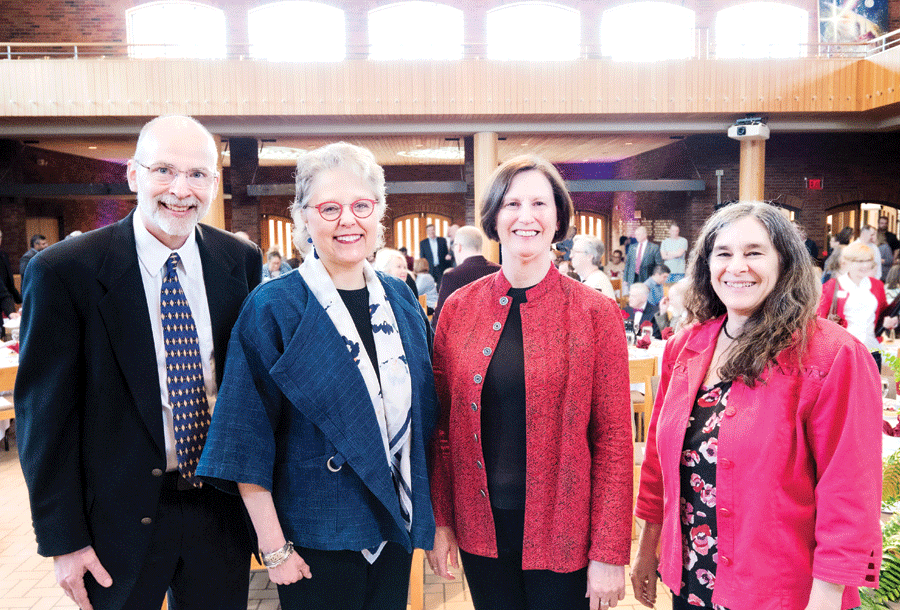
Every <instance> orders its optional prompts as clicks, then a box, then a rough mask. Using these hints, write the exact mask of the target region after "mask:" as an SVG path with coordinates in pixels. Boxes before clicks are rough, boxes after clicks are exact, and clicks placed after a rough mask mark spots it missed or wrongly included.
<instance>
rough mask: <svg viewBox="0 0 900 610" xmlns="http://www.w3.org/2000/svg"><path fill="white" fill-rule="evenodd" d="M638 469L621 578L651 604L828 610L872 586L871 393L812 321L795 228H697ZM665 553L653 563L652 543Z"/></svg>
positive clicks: (853, 349) (870, 379)
mask: <svg viewBox="0 0 900 610" xmlns="http://www.w3.org/2000/svg"><path fill="white" fill-rule="evenodd" d="M689 275H690V276H691V277H692V278H693V280H692V281H693V286H692V288H691V290H690V292H689V293H688V294H689V297H688V303H687V307H688V311H689V312H690V314H691V315H692V316H693V317H694V319H695V320H696V321H697V322H698V323H697V324H695V325H693V326H691V327H688V328H686V329H685V330H683V331H682V332H681V333H679V334H678V335H676V336H675V337H674V338H673V339H671V340H670V341H669V343H668V344H667V346H666V352H665V356H664V358H663V367H662V378H661V381H660V386H659V393H658V395H657V400H656V405H655V407H654V410H653V416H652V418H651V420H650V431H649V434H648V439H647V456H646V460H645V462H644V465H643V467H642V470H641V483H640V493H639V496H638V501H637V507H636V510H635V512H636V515H637V516H638V517H639V518H641V519H644V520H646V525H645V527H644V532H643V534H642V536H641V541H640V544H639V550H638V554H637V557H636V559H635V561H634V563H633V566H632V574H631V579H632V583H633V584H634V589H635V596H636V597H637V598H638V600H639V601H641V602H642V603H643V604H644V605H645V606H648V607H651V606H652V604H653V602H654V600H655V594H656V578H657V576H656V574H657V567H658V569H659V574H660V576H661V577H662V580H663V582H664V583H666V584H667V585H668V586H669V587H670V588H671V589H672V592H673V602H674V603H673V607H674V608H675V609H678V608H694V607H698V606H699V607H714V608H727V609H729V610H768V609H772V610H774V609H776V608H777V609H779V610H804V609H806V610H831V609H833V610H838V609H840V608H845V609H846V608H852V607H855V606H857V605H859V594H858V591H857V587H861V586H868V587H874V586H877V581H878V566H879V563H880V560H881V531H880V527H879V516H880V497H881V477H880V474H881V438H880V437H881V432H880V430H881V393H880V380H879V377H878V373H877V371H876V370H875V365H874V362H873V360H872V358H871V356H869V352H868V350H867V349H866V347H865V346H864V345H862V344H861V343H860V342H859V341H857V340H856V339H854V338H853V337H852V336H850V335H849V334H848V333H847V332H846V331H845V330H844V329H843V328H841V327H840V326H838V325H836V324H834V323H832V322H829V321H827V320H823V319H821V318H817V317H816V314H815V312H816V302H817V300H818V286H817V284H816V280H815V277H814V275H813V270H812V266H811V264H810V262H809V256H808V254H807V252H806V249H805V248H804V245H803V242H802V241H801V240H800V238H799V236H798V234H797V232H796V231H795V230H794V229H793V228H792V227H791V224H790V223H789V222H788V221H787V220H786V219H785V218H784V216H782V215H781V214H780V213H779V211H778V210H777V209H776V208H774V207H773V206H770V205H768V204H764V203H738V204H734V205H731V206H728V207H726V208H724V209H722V210H720V211H719V212H717V213H716V214H715V215H714V216H713V217H712V218H710V219H709V220H708V221H707V222H706V225H705V226H704V227H703V230H702V231H701V234H700V236H699V238H698V240H697V242H696V245H695V246H694V251H693V253H692V254H691V262H690V269H689ZM660 541H661V542H662V547H661V553H660V554H659V556H657V546H658V544H659V543H660Z"/></svg>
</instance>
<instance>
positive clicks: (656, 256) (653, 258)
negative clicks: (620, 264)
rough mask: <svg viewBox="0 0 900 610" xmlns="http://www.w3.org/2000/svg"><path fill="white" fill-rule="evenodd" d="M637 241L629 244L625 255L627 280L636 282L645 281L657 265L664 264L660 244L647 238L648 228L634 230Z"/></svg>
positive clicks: (631, 282) (629, 282) (628, 282)
mask: <svg viewBox="0 0 900 610" xmlns="http://www.w3.org/2000/svg"><path fill="white" fill-rule="evenodd" d="M634 237H635V239H637V242H636V243H633V244H631V245H630V246H628V253H627V255H626V256H625V282H626V283H627V284H634V283H637V282H644V281H646V280H647V278H648V277H650V275H651V274H652V273H653V268H654V267H656V265H662V264H663V259H662V255H661V254H660V253H659V246H658V245H657V244H654V243H653V242H652V241H650V240H649V239H647V229H646V228H644V227H642V226H641V227H638V228H636V229H635V230H634Z"/></svg>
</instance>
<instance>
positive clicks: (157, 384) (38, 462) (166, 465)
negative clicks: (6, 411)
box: [15, 116, 262, 610]
mask: <svg viewBox="0 0 900 610" xmlns="http://www.w3.org/2000/svg"><path fill="white" fill-rule="evenodd" d="M216 160H217V151H216V145H215V142H214V140H213V138H212V136H211V135H210V134H209V132H208V131H207V130H206V129H205V128H204V127H203V126H202V125H200V124H199V123H197V122H196V121H194V120H193V119H191V118H189V117H181V116H169V117H161V118H158V119H154V120H153V121H151V122H149V123H148V124H147V125H145V126H144V128H143V129H142V130H141V135H140V136H139V138H138V144H137V149H136V151H135V155H134V158H133V159H131V160H130V161H129V162H128V170H127V177H128V184H129V186H130V187H131V189H132V190H133V191H135V192H136V193H137V200H138V205H137V209H136V210H135V211H133V212H131V213H130V214H129V215H128V216H127V217H126V218H125V219H123V220H121V221H119V222H117V223H114V224H112V225H110V226H107V227H104V228H102V229H98V230H96V231H91V232H89V233H86V234H85V235H83V236H81V237H80V238H79V239H72V240H64V241H63V242H60V243H59V244H57V245H55V246H54V247H53V248H50V249H48V250H46V251H44V252H42V253H40V254H38V255H37V256H35V257H34V258H33V259H32V260H31V262H30V263H29V266H28V275H27V277H26V280H25V285H24V287H23V292H24V294H25V306H24V311H23V316H22V330H21V337H22V347H21V352H20V361H19V375H18V379H17V384H16V391H15V408H16V419H17V421H18V424H19V429H18V436H19V455H20V459H21V462H22V469H23V471H24V474H25V480H26V483H27V485H28V491H29V494H30V499H31V512H32V520H33V523H34V530H35V534H36V537H37V541H38V553H40V554H41V555H44V556H51V557H53V558H54V564H55V570H56V577H57V581H58V582H59V584H60V586H62V588H63V589H64V590H65V592H66V594H67V595H68V596H69V597H71V598H72V599H73V600H74V601H75V602H76V603H77V604H78V606H79V607H80V608H82V609H83V610H85V609H90V608H98V609H99V608H103V609H128V610H131V609H141V610H144V609H146V610H151V609H152V610H158V608H159V607H160V605H161V604H162V601H163V597H164V596H165V595H166V592H167V591H168V598H169V608H170V609H171V610H195V609H196V610H201V609H204V610H205V609H207V608H216V609H238V608H240V609H246V604H247V592H248V575H249V559H250V551H251V547H252V544H251V542H250V535H249V532H248V530H247V527H246V521H245V519H244V517H245V513H244V510H243V505H242V504H241V502H240V499H239V498H238V497H236V496H233V495H230V494H226V493H223V492H221V491H219V490H217V489H215V488H213V487H211V486H210V485H200V484H199V481H198V480H197V479H196V478H195V477H194V476H193V472H194V469H195V468H196V460H197V459H199V451H201V450H202V444H203V442H204V441H205V439H206V430H207V428H208V421H209V406H210V405H212V403H213V401H214V400H215V395H216V392H217V388H218V385H219V384H220V383H221V375H222V371H223V370H224V368H225V350H226V346H227V342H228V339H229V336H230V332H231V327H232V325H233V324H234V321H235V320H236V319H237V315H238V312H239V310H240V307H241V304H242V303H243V301H244V298H245V297H246V296H247V294H248V293H249V292H250V291H251V290H252V289H253V288H254V287H255V286H256V285H257V284H259V282H260V275H261V271H262V258H261V256H260V252H259V249H258V248H257V247H256V246H254V245H253V244H248V243H246V242H243V241H241V240H238V239H237V238H235V237H234V236H232V235H231V234H229V233H226V232H225V231H220V230H218V229H214V228H212V227H208V226H205V225H198V221H199V220H200V218H202V217H203V215H204V214H205V213H206V211H207V210H208V209H209V205H210V202H211V201H212V199H213V198H214V196H215V193H216V191H217V187H218V180H219V176H218V173H217V171H216ZM38 295H40V298H38ZM173 320H175V321H176V322H177V324H173V323H172V321H173ZM191 346H196V348H195V349H190V348H191ZM191 372H194V374H189V373H191Z"/></svg>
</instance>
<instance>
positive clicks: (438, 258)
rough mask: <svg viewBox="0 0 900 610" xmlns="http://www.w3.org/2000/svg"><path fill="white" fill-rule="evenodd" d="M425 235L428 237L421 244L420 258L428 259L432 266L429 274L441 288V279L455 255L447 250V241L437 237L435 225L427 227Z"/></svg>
mask: <svg viewBox="0 0 900 610" xmlns="http://www.w3.org/2000/svg"><path fill="white" fill-rule="evenodd" d="M425 235H427V237H426V238H425V239H423V240H422V241H420V242H419V256H421V257H422V258H426V259H428V264H429V265H430V266H431V270H430V271H429V273H431V277H433V278H434V283H435V284H437V285H438V286H440V285H441V277H442V276H443V275H444V271H446V270H447V269H449V268H450V262H451V260H452V259H453V255H451V254H450V251H449V250H448V249H447V240H446V239H444V238H443V237H438V236H437V233H436V232H435V229H434V225H433V224H429V225H426V226H425Z"/></svg>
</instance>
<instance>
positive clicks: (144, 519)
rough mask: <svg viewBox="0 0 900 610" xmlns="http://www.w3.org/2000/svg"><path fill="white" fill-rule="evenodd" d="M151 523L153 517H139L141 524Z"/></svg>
mask: <svg viewBox="0 0 900 610" xmlns="http://www.w3.org/2000/svg"><path fill="white" fill-rule="evenodd" d="M151 523H153V519H151V518H150V517H144V518H143V519H141V525H150V524H151Z"/></svg>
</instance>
